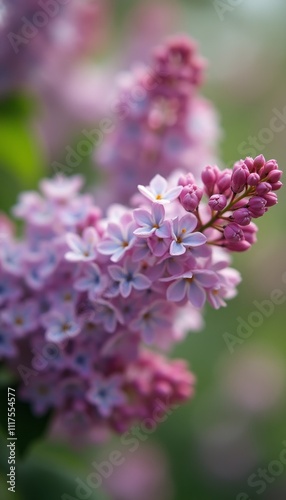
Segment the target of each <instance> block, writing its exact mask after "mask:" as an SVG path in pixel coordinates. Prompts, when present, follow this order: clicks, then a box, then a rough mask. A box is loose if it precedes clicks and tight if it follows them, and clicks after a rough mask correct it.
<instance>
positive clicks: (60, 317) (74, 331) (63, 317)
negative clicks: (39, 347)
mask: <svg viewBox="0 0 286 500" xmlns="http://www.w3.org/2000/svg"><path fill="white" fill-rule="evenodd" d="M42 323H43V326H44V327H45V328H46V339H47V340H48V341H50V342H62V341H63V340H67V339H69V338H73V337H76V336H77V335H78V334H79V333H80V325H79V323H78V322H77V321H76V319H75V316H74V313H73V310H72V308H70V307H68V306H67V307H65V308H63V309H62V310H53V311H51V312H49V313H47V314H46V315H45V316H44V318H43V320H42Z"/></svg>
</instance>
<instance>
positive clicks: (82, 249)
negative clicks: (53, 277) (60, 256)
mask: <svg viewBox="0 0 286 500" xmlns="http://www.w3.org/2000/svg"><path fill="white" fill-rule="evenodd" d="M66 240H67V244H68V246H69V247H70V249H71V252H67V253H66V255H65V258H66V259H67V260H69V261H70V262H80V261H82V262H89V261H91V260H94V259H95V257H96V250H95V246H96V243H97V234H96V231H95V229H94V228H92V227H88V228H86V229H85V230H84V232H83V236H82V238H80V237H79V236H78V235H77V234H73V233H68V234H67V236H66Z"/></svg>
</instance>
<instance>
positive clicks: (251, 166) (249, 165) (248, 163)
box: [244, 156, 254, 172]
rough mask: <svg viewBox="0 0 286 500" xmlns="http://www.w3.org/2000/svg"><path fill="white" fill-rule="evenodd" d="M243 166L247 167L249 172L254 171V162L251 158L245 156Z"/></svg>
mask: <svg viewBox="0 0 286 500" xmlns="http://www.w3.org/2000/svg"><path fill="white" fill-rule="evenodd" d="M244 163H245V165H246V166H247V168H248V170H249V172H253V170H254V160H253V158H251V156H247V157H246V158H245V160H244Z"/></svg>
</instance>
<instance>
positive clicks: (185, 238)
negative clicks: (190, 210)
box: [170, 214, 207, 256]
mask: <svg viewBox="0 0 286 500" xmlns="http://www.w3.org/2000/svg"><path fill="white" fill-rule="evenodd" d="M197 223H198V221H197V218H196V217H195V215H193V214H186V215H184V216H183V217H182V218H181V219H178V217H176V219H174V220H173V227H172V236H173V241H172V243H171V246H170V254H171V255H173V256H175V255H183V254H184V253H185V252H186V250H187V248H188V247H198V246H201V245H203V244H204V243H206V241H207V238H206V236H205V235H204V234H202V233H199V232H195V233H193V230H194V229H195V228H196V226H197Z"/></svg>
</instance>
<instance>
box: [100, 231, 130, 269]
mask: <svg viewBox="0 0 286 500" xmlns="http://www.w3.org/2000/svg"><path fill="white" fill-rule="evenodd" d="M135 227H136V226H135V224H134V222H129V223H126V225H124V222H122V223H121V224H116V223H115V222H110V223H109V224H108V227H107V233H108V239H106V240H105V241H102V242H101V243H99V245H98V247H97V248H98V251H99V252H100V253H102V254H103V255H111V258H110V260H111V261H112V262H119V260H120V259H122V257H123V256H124V254H125V253H126V252H128V250H130V249H131V248H132V247H133V245H134V243H135V241H136V236H134V234H133V232H134V229H135Z"/></svg>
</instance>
